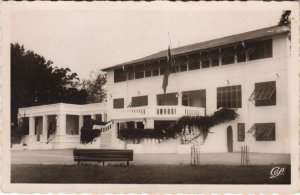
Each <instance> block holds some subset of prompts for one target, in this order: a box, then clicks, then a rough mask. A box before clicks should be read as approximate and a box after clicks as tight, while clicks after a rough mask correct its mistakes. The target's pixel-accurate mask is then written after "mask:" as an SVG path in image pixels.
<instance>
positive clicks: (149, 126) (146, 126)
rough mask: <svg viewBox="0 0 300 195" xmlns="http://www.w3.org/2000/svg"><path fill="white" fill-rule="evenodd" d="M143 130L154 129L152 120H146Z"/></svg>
mask: <svg viewBox="0 0 300 195" xmlns="http://www.w3.org/2000/svg"><path fill="white" fill-rule="evenodd" d="M144 125H145V129H154V120H153V119H146V123H145V124H144Z"/></svg>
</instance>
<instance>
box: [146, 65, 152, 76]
mask: <svg viewBox="0 0 300 195" xmlns="http://www.w3.org/2000/svg"><path fill="white" fill-rule="evenodd" d="M145 77H151V64H147V65H146V67H145Z"/></svg>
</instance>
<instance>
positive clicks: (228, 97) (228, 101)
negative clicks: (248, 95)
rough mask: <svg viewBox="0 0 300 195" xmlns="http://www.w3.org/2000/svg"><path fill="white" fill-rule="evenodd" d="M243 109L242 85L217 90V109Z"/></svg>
mask: <svg viewBox="0 0 300 195" xmlns="http://www.w3.org/2000/svg"><path fill="white" fill-rule="evenodd" d="M221 107H226V108H241V107H242V91H241V85H236V86H229V87H219V88H217V108H221Z"/></svg>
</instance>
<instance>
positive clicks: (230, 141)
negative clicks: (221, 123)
mask: <svg viewBox="0 0 300 195" xmlns="http://www.w3.org/2000/svg"><path fill="white" fill-rule="evenodd" d="M227 149H228V152H233V133H232V127H231V126H228V127H227Z"/></svg>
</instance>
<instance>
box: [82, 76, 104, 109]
mask: <svg viewBox="0 0 300 195" xmlns="http://www.w3.org/2000/svg"><path fill="white" fill-rule="evenodd" d="M82 85H83V89H84V90H86V92H87V102H88V103H99V102H103V101H105V100H106V89H105V88H106V74H105V73H104V72H102V71H101V70H100V71H96V72H95V71H92V72H91V73H90V79H87V80H84V81H83V83H82Z"/></svg>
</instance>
